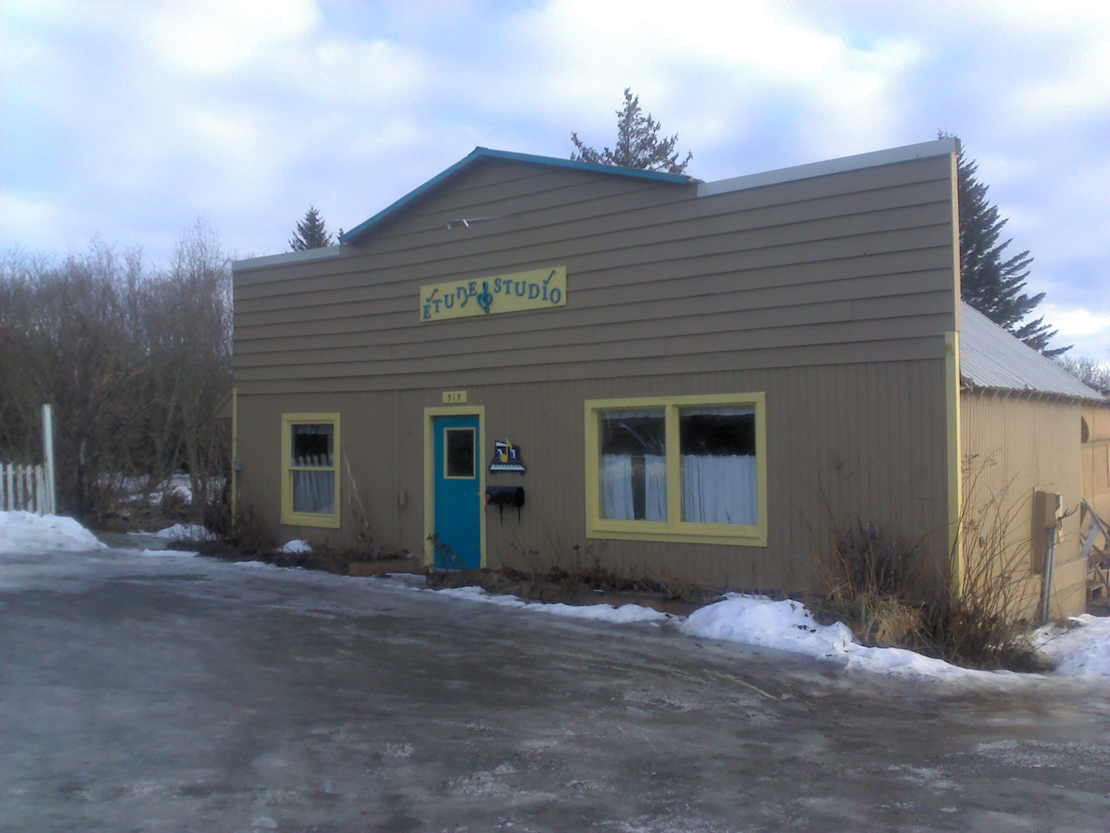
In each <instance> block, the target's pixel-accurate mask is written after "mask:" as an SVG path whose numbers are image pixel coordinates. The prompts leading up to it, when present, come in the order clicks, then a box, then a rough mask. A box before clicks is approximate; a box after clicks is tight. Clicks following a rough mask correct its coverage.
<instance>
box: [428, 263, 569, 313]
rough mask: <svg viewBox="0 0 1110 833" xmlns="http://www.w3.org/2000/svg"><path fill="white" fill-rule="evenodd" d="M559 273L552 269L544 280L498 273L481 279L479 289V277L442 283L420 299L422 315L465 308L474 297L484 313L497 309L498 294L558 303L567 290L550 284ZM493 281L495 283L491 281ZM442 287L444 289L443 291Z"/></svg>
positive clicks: (552, 303)
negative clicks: (531, 279) (497, 275)
mask: <svg viewBox="0 0 1110 833" xmlns="http://www.w3.org/2000/svg"><path fill="white" fill-rule="evenodd" d="M556 274H557V270H555V269H552V270H551V272H550V274H549V275H548V276H547V277H546V278H544V279H543V280H542V281H538V280H537V281H530V280H519V279H516V278H506V277H502V276H499V277H494V278H490V279H489V280H482V281H481V285H482V286H481V291H479V289H478V284H479V281H477V280H472V281H462V282H460V283H457V284H455V285H453V286H448V287H443V286H442V285H441V286H438V287H434V288H432V289H431V290H430V291H429V292H428V296H427V297H426V298H421V299H420V317H421V319H422V320H425V321H426V320H429V319H431V318H433V317H435V316H436V315H439V314H440V313H442V312H445V311H447V310H453V309H455V308H456V302H457V307H458V309H463V308H465V307H466V305H467V304H468V303H470V299H471V298H473V299H474V303H475V304H476V305H477V306H478V307H479V308H480V309H481V311H482V312H483V313H486V314H489V313H490V312H494V309H493V307H494V301H496V299H497V296H498V295H508V296H510V297H512V296H513V295H515V296H516V297H517V298H527V299H528V300H529V301H540V300H542V301H543V302H544V303H547V304H551V305H552V306H558V305H559V304H560V303H561V302H562V300H563V290H562V289H560V288H559V287H557V286H549V284H550V283H551V280H552V279H553V278H554V277H555V275H556ZM491 282H492V286H491V285H490V284H491ZM441 289H442V290H443V293H442V294H440V291H441Z"/></svg>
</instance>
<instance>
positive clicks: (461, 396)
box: [443, 390, 466, 405]
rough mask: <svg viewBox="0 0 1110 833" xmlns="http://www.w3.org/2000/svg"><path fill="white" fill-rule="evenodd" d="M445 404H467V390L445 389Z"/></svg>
mask: <svg viewBox="0 0 1110 833" xmlns="http://www.w3.org/2000/svg"><path fill="white" fill-rule="evenodd" d="M443 404H444V405H465V404H466V391H465V390H445V391H444V392H443Z"/></svg>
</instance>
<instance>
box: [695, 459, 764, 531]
mask: <svg viewBox="0 0 1110 833" xmlns="http://www.w3.org/2000/svg"><path fill="white" fill-rule="evenodd" d="M757 484H758V479H757V477H756V466H755V457H747V456H738V455H737V456H728V457H720V456H712V455H710V456H701V455H694V454H684V455H682V519H683V520H684V521H688V522H691V523H707V524H754V523H756V522H757V521H758V511H759V489H758V485H757Z"/></svg>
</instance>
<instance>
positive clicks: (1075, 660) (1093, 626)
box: [1034, 613, 1110, 678]
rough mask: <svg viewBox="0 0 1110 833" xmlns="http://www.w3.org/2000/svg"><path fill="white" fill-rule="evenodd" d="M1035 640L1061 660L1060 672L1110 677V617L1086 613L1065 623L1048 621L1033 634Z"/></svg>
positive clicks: (1042, 650)
mask: <svg viewBox="0 0 1110 833" xmlns="http://www.w3.org/2000/svg"><path fill="white" fill-rule="evenodd" d="M1034 644H1036V646H1037V648H1038V649H1039V650H1040V652H1041V653H1042V654H1044V655H1045V656H1046V657H1048V658H1049V659H1051V660H1053V661H1054V662H1056V663H1058V664H1059V667H1058V668H1057V669H1056V673H1057V674H1059V675H1061V676H1066V677H1091V678H1097V677H1110V619H1107V618H1104V617H1100V616H1091V615H1090V614H1089V613H1084V614H1083V615H1082V616H1076V617H1074V618H1072V619H1069V620H1068V623H1067V625H1066V626H1065V627H1060V626H1059V625H1055V624H1053V625H1046V626H1045V627H1043V628H1041V629H1040V630H1038V631H1037V632H1036V634H1035V635H1034Z"/></svg>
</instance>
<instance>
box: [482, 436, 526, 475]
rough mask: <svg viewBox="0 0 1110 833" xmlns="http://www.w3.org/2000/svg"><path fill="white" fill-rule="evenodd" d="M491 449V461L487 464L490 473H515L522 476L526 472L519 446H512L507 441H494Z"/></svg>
mask: <svg viewBox="0 0 1110 833" xmlns="http://www.w3.org/2000/svg"><path fill="white" fill-rule="evenodd" d="M493 449H494V450H493V459H492V460H490V462H489V470H490V471H491V472H492V471H517V472H520V473H521V474H524V472H525V471H526V470H527V468H526V466H525V465H524V458H523V456H522V455H521V453H520V446H519V445H513V444H512V443H511V442H509V440H508V439H504V440H495V441H494V443H493Z"/></svg>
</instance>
